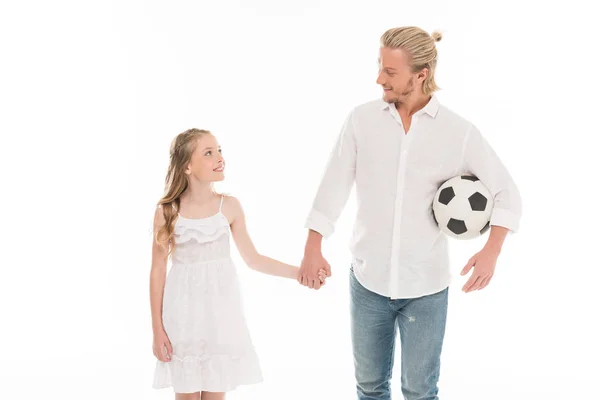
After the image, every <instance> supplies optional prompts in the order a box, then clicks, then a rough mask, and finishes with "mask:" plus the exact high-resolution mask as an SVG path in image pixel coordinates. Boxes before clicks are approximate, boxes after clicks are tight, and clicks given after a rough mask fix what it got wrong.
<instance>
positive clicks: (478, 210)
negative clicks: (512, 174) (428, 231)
mask: <svg viewBox="0 0 600 400" xmlns="http://www.w3.org/2000/svg"><path fill="white" fill-rule="evenodd" d="M493 200H494V199H493V197H492V194H491V193H490V191H489V190H488V189H487V188H486V187H485V186H484V185H483V183H481V181H480V180H479V179H478V178H477V177H475V176H472V175H460V176H455V177H454V178H451V179H448V180H447V181H446V182H444V183H443V184H442V186H440V188H439V189H438V191H437V193H436V194H435V198H434V199H433V207H432V208H433V218H434V219H435V222H436V223H437V224H438V226H439V227H440V229H441V230H442V232H444V233H445V234H447V235H448V236H450V237H453V238H456V239H473V238H475V237H478V236H480V235H482V234H484V233H485V232H486V231H487V230H488V229H489V227H490V217H491V215H492V206H493Z"/></svg>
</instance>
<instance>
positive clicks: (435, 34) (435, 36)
mask: <svg viewBox="0 0 600 400" xmlns="http://www.w3.org/2000/svg"><path fill="white" fill-rule="evenodd" d="M431 37H432V38H433V40H435V41H436V42H439V41H440V40H442V33H441V32H440V31H433V33H432V34H431Z"/></svg>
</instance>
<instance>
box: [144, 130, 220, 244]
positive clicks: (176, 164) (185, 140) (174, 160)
mask: <svg viewBox="0 0 600 400" xmlns="http://www.w3.org/2000/svg"><path fill="white" fill-rule="evenodd" d="M211 134H212V133H211V132H210V131H207V130H204V129H196V128H192V129H188V130H186V131H185V132H182V133H180V134H179V135H177V136H176V137H175V138H174V139H173V141H172V142H171V150H170V162H169V169H168V170H167V176H166V178H165V191H164V195H163V196H162V197H161V199H160V200H159V201H158V204H157V206H158V207H160V208H161V209H162V213H163V216H164V219H165V224H164V225H163V226H161V227H159V229H158V231H157V232H156V237H155V240H156V242H157V243H158V244H161V245H166V246H167V248H169V254H171V252H172V251H173V249H174V246H175V243H174V241H173V234H174V231H175V221H176V219H177V215H178V213H179V207H180V205H181V204H180V199H181V195H182V194H183V192H185V190H186V189H187V187H188V184H189V183H188V177H187V175H186V174H185V169H186V167H187V165H188V164H189V163H190V160H191V159H192V154H194V151H195V150H196V147H197V146H198V141H199V139H200V138H201V137H203V136H205V135H211Z"/></svg>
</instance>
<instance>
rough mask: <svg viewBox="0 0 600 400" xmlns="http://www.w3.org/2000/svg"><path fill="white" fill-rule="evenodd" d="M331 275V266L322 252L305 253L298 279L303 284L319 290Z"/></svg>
mask: <svg viewBox="0 0 600 400" xmlns="http://www.w3.org/2000/svg"><path fill="white" fill-rule="evenodd" d="M330 276H331V266H330V265H329V263H328V262H327V260H325V258H323V255H322V254H321V252H311V253H308V254H305V255H304V259H303V260H302V264H301V266H300V270H299V271H298V276H297V280H298V283H300V284H301V285H304V286H307V287H309V288H311V289H315V290H319V289H320V288H321V286H323V285H325V280H326V278H327V277H330Z"/></svg>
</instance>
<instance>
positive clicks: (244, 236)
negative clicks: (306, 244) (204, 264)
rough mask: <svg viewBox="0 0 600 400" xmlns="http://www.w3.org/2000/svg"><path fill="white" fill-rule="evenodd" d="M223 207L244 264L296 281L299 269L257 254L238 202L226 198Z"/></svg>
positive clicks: (231, 198)
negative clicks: (227, 215) (228, 217)
mask: <svg viewBox="0 0 600 400" xmlns="http://www.w3.org/2000/svg"><path fill="white" fill-rule="evenodd" d="M225 207H226V208H227V209H228V211H229V212H228V214H229V215H230V216H231V217H230V218H231V220H230V221H231V236H232V237H233V240H234V241H235V245H236V247H237V249H238V251H239V252H240V255H241V256H242V259H243V260H244V262H245V263H246V264H247V265H248V266H249V267H250V268H252V269H253V270H255V271H258V272H262V273H264V274H268V275H274V276H281V277H284V278H290V279H296V276H297V274H298V271H299V270H300V268H299V267H295V266H293V265H289V264H285V263H283V262H281V261H277V260H274V259H272V258H269V257H267V256H263V255H262V254H259V253H258V251H257V250H256V248H255V247H254V244H253V243H252V239H250V235H249V234H248V230H247V228H246V217H245V215H244V210H243V209H242V205H241V204H240V202H239V200H238V199H236V198H235V197H230V196H228V197H226V201H225V202H224V208H225Z"/></svg>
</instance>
